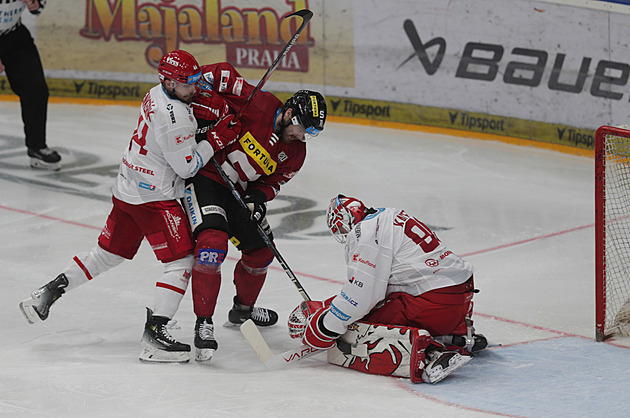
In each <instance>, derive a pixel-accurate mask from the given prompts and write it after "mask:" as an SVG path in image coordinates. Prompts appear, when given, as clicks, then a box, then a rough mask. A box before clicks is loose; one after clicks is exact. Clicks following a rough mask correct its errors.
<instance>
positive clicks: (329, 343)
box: [302, 308, 339, 350]
mask: <svg viewBox="0 0 630 418" xmlns="http://www.w3.org/2000/svg"><path fill="white" fill-rule="evenodd" d="M329 310H330V309H329V308H323V309H320V310H318V311H317V312H315V314H313V315H311V317H310V318H308V320H307V322H308V324H307V325H306V331H304V335H303V336H302V344H306V345H309V346H311V347H313V348H317V349H318V350H328V349H331V348H333V347H334V346H335V340H336V339H337V337H339V334H337V333H336V332H332V331H330V330H328V329H326V327H325V326H324V324H323V319H324V315H326V313H327V312H328V311H329Z"/></svg>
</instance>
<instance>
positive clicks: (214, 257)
mask: <svg viewBox="0 0 630 418" xmlns="http://www.w3.org/2000/svg"><path fill="white" fill-rule="evenodd" d="M223 260H225V251H223V250H217V249H213V248H201V249H200V250H199V252H198V253H197V263H199V264H201V265H204V266H218V265H219V264H221V263H223Z"/></svg>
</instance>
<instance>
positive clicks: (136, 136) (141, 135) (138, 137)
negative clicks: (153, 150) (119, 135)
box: [129, 114, 149, 155]
mask: <svg viewBox="0 0 630 418" xmlns="http://www.w3.org/2000/svg"><path fill="white" fill-rule="evenodd" d="M148 130H149V125H147V123H146V122H145V121H144V118H143V117H142V114H140V119H138V127H137V128H136V130H135V131H133V135H132V137H131V141H130V142H129V151H131V147H132V146H133V143H134V142H135V143H136V144H138V145H139V146H140V150H139V151H138V152H139V153H140V154H141V155H147V149H146V148H145V147H144V146H145V145H146V144H147V131H148ZM138 131H139V132H138Z"/></svg>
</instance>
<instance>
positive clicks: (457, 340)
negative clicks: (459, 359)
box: [435, 334, 488, 354]
mask: <svg viewBox="0 0 630 418" xmlns="http://www.w3.org/2000/svg"><path fill="white" fill-rule="evenodd" d="M435 339H436V340H437V341H441V342H442V343H444V344H448V345H456V346H458V347H462V348H463V349H464V350H466V351H468V352H469V353H472V354H477V353H478V352H480V351H481V350H483V349H485V348H487V347H488V340H487V339H486V337H484V335H483V334H472V335H471V336H470V337H469V336H467V335H442V336H440V337H435Z"/></svg>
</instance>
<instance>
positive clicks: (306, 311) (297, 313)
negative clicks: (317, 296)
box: [287, 300, 324, 339]
mask: <svg viewBox="0 0 630 418" xmlns="http://www.w3.org/2000/svg"><path fill="white" fill-rule="evenodd" d="M322 308H324V303H323V302H320V301H318V300H305V301H304V302H302V303H300V304H299V305H298V306H296V307H295V309H293V312H291V314H290V315H289V320H288V322H287V325H288V327H289V336H290V337H291V338H295V339H297V338H302V336H303V335H304V330H305V329H306V321H307V319H308V318H309V317H310V316H311V315H313V314H314V313H315V312H317V311H318V310H320V309H322Z"/></svg>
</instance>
